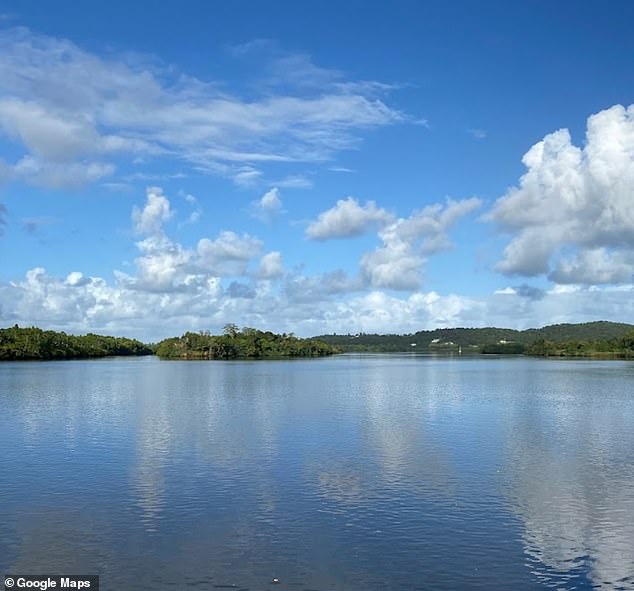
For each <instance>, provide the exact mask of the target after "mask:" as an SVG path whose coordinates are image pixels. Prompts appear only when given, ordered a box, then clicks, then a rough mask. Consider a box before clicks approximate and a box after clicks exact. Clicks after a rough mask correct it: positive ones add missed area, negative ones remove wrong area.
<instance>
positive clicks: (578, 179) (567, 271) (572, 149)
mask: <svg viewBox="0 0 634 591" xmlns="http://www.w3.org/2000/svg"><path fill="white" fill-rule="evenodd" d="M523 163H524V165H525V166H526V168H527V169H528V170H527V172H526V173H525V174H524V175H523V176H522V178H521V179H520V182H519V185H518V186H517V187H514V188H512V189H510V190H509V191H508V192H507V193H506V194H505V195H504V196H503V197H501V198H500V199H498V200H497V202H496V204H495V206H494V207H493V209H492V211H491V212H490V214H489V215H488V219H490V220H492V221H494V222H496V223H497V224H498V225H499V227H500V228H501V229H502V230H504V231H506V232H508V233H509V234H511V235H512V239H511V241H510V242H509V244H508V245H507V246H506V248H505V250H504V255H503V258H502V260H501V261H500V262H499V263H498V265H497V267H496V268H497V270H499V271H501V272H502V273H506V274H518V275H525V276H535V275H540V274H549V276H550V278H551V279H552V280H553V281H558V282H562V283H568V282H579V283H584V284H600V283H619V282H624V281H625V282H627V281H629V280H630V278H631V276H632V272H633V271H634V266H633V264H632V260H633V258H632V254H633V253H634V210H633V209H632V207H631V202H632V193H633V191H634V105H632V106H630V107H628V108H625V107H623V106H621V105H615V106H613V107H611V108H609V109H606V110H604V111H601V112H599V113H597V114H595V115H592V116H591V117H589V119H588V122H587V131H586V142H585V145H584V146H583V147H577V146H575V145H573V144H572V141H571V137H570V133H569V132H568V130H566V129H561V130H559V131H556V132H554V133H551V134H549V135H547V136H546V137H545V138H544V139H543V140H542V141H540V142H538V143H537V144H535V145H534V146H533V147H532V148H531V149H530V150H529V151H528V152H527V153H526V154H525V156H524V158H523ZM570 251H572V252H573V253H574V254H573V257H572V259H571V258H570V256H571V255H570V254H569V253H570Z"/></svg>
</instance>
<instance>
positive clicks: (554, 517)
mask: <svg viewBox="0 0 634 591" xmlns="http://www.w3.org/2000/svg"><path fill="white" fill-rule="evenodd" d="M0 420H1V421H2V424H1V427H0V574H2V573H8V572H11V573H27V574H29V573H33V574H40V573H45V574H55V573H62V574H63V573H78V574H99V575H100V578H101V589H102V590H111V589H112V590H115V589H116V590H127V589H130V590H150V589H153V590H154V589H185V588H187V587H190V586H192V587H196V588H197V589H203V590H204V589H214V588H216V589H217V588H225V586H226V588H229V586H233V588H236V589H250V590H254V591H255V590H257V591H260V590H263V589H276V590H279V591H283V590H286V589H292V590H298V591H301V590H346V591H357V590H358V591H368V590H373V589H377V590H379V589H404V590H405V589H407V590H410V589H413V590H417V589H418V590H445V589H446V590H469V589H482V590H484V589H486V590H490V589H493V590H495V589H501V590H504V589H509V590H510V589H512V590H518V591H521V590H537V589H561V590H572V589H579V590H587V589H604V590H617V589H627V590H632V589H634V363H631V362H620V361H606V362H603V361H553V360H537V359H524V358H508V359H490V358H439V357H425V356H415V355H403V356H399V355H344V356H338V357H335V358H328V359H316V360H300V361H259V362H246V361H244V362H243V361H238V362H235V361H234V362H221V361H218V362H186V361H182V362H181V361H170V362H167V361H159V360H157V359H155V358H139V359H106V360H97V361H70V362H50V363H48V362H44V363H3V364H0ZM274 577H275V578H278V579H279V580H280V583H279V584H273V583H272V582H271V581H272V579H273V578H274Z"/></svg>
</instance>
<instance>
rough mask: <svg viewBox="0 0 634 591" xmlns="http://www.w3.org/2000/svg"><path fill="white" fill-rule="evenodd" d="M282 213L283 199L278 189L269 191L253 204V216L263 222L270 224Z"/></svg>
mask: <svg viewBox="0 0 634 591" xmlns="http://www.w3.org/2000/svg"><path fill="white" fill-rule="evenodd" d="M281 211H282V199H281V198H280V191H279V189H278V188H277V187H273V188H272V189H269V190H268V191H267V192H266V193H264V195H262V197H261V198H260V199H258V200H257V201H252V202H251V207H250V213H251V215H252V216H253V217H255V218H257V219H259V220H261V221H263V222H270V221H271V220H272V219H273V218H274V217H275V216H276V215H277V214H279V213H280V212H281Z"/></svg>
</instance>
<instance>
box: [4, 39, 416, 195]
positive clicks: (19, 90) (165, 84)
mask: <svg viewBox="0 0 634 591" xmlns="http://www.w3.org/2000/svg"><path fill="white" fill-rule="evenodd" d="M242 52H243V53H245V52H246V53H248V48H245V49H243V50H242ZM238 53H239V52H238ZM265 73H266V76H265V78H266V80H265V81H264V82H266V85H265V87H263V86H262V85H260V87H259V88H260V92H259V93H257V92H256V94H255V96H252V94H249V97H248V98H246V97H245V96H241V95H240V94H238V93H235V92H233V93H232V92H228V91H226V90H221V87H222V85H221V84H218V83H217V82H221V81H208V80H199V79H195V78H192V77H189V76H187V75H186V74H184V73H179V72H175V71H174V70H173V69H172V68H169V67H166V66H165V67H164V66H161V65H160V64H157V63H149V62H145V63H144V62H143V60H142V59H140V58H138V57H137V58H135V59H134V60H131V59H129V58H126V57H125V56H108V57H102V56H99V55H96V54H94V53H90V52H88V51H85V50H83V49H81V48H80V47H78V46H77V45H75V44H73V43H71V42H70V41H67V40H63V39H57V38H53V37H48V36H44V35H37V34H34V33H32V32H31V31H29V30H28V29H25V28H13V29H7V30H4V31H2V32H0V74H1V75H0V93H1V94H2V95H4V97H5V98H3V99H1V100H0V135H4V136H5V137H6V138H8V139H10V140H12V141H13V142H15V143H16V144H17V145H19V146H21V147H22V149H23V150H24V154H23V156H22V158H21V159H20V160H19V161H18V162H15V163H12V164H11V167H12V168H13V170H14V172H15V176H16V177H18V178H21V179H22V180H24V181H25V182H32V183H35V184H40V185H45V186H68V185H71V186H72V185H81V184H83V183H89V182H94V181H96V180H100V179H103V178H105V177H108V176H110V175H112V174H113V172H114V170H115V166H116V164H117V159H118V158H119V157H120V156H122V155H125V156H126V157H127V158H128V160H129V156H130V155H132V156H134V157H137V158H141V159H142V160H147V159H152V158H156V159H160V158H164V157H169V158H173V159H174V158H175V159H179V160H181V161H183V162H184V164H186V165H188V166H190V167H192V168H195V169H197V170H200V171H205V172H206V173H208V174H220V175H224V176H227V177H229V178H233V179H234V181H235V182H236V183H237V184H239V185H242V186H252V185H253V184H254V183H256V182H257V180H258V179H259V178H260V177H261V176H262V174H263V171H262V170H261V167H263V166H266V165H267V164H268V163H271V162H304V163H307V162H321V161H327V160H328V159H330V158H332V157H333V156H334V155H335V154H336V153H337V152H339V151H341V150H347V149H350V148H353V147H355V146H356V145H357V144H358V142H359V141H360V139H361V137H362V135H363V133H364V132H365V131H367V130H370V129H372V128H376V127H380V126H384V125H390V124H393V123H396V122H399V121H404V120H405V119H406V117H405V115H404V114H403V113H402V112H400V111H399V110H397V109H394V108H392V107H390V106H389V105H388V104H387V103H386V102H385V96H386V95H387V93H388V92H389V90H390V87H389V86H388V85H384V84H381V83H378V82H373V81H355V80H348V79H346V78H345V77H344V76H343V74H341V73H340V72H337V71H334V70H329V69H324V68H320V67H318V66H316V65H314V64H313V63H312V61H311V60H310V57H309V56H307V55H305V54H290V53H284V52H281V51H278V52H277V53H276V54H275V55H274V56H272V57H271V59H270V61H269V63H268V68H266V69H265Z"/></svg>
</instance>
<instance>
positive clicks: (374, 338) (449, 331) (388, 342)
mask: <svg viewBox="0 0 634 591" xmlns="http://www.w3.org/2000/svg"><path fill="white" fill-rule="evenodd" d="M632 331H634V325H632V324H625V323H620V322H605V321H599V322H586V323H583V324H553V325H550V326H545V327H543V328H531V329H528V330H513V329H510V328H492V327H490V328H439V329H436V330H421V331H419V332H416V333H413V334H406V335H397V334H382V335H380V334H364V333H361V334H356V335H351V334H346V335H338V334H330V335H320V336H316V337H314V338H315V339H318V340H320V341H323V342H325V343H330V344H331V345H335V346H337V347H340V348H341V349H343V350H344V351H377V352H379V351H412V350H415V351H420V350H424V351H427V350H432V351H433V350H452V349H456V348H458V347H461V348H462V349H463V351H468V350H473V351H479V350H481V349H483V348H485V346H491V345H499V344H500V343H501V344H505V345H511V344H518V345H523V346H526V345H531V344H533V343H535V342H537V341H542V340H543V341H548V342H553V343H564V342H570V341H588V342H594V341H610V340H612V339H619V338H622V337H624V336H625V335H627V334H628V333H631V332H632Z"/></svg>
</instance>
